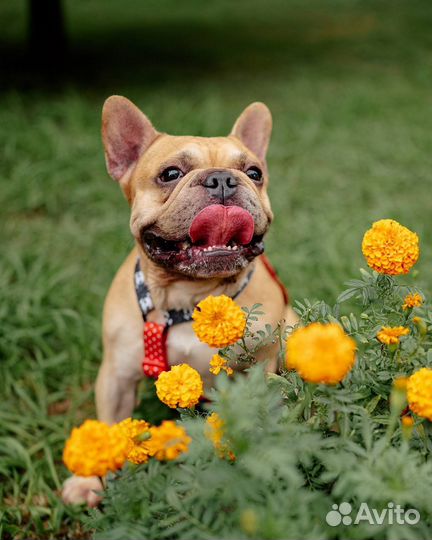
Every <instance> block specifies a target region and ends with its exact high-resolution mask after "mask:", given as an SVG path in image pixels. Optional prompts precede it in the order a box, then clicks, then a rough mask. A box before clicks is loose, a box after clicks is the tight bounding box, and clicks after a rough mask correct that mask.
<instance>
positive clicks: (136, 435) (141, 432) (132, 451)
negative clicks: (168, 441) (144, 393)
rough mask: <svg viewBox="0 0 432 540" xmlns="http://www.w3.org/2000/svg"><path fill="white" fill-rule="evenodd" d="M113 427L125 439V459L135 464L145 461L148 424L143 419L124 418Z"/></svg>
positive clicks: (147, 456) (147, 452)
mask: <svg viewBox="0 0 432 540" xmlns="http://www.w3.org/2000/svg"><path fill="white" fill-rule="evenodd" d="M114 427H116V428H117V429H118V430H119V431H120V432H121V434H122V436H123V437H125V439H126V441H127V445H126V459H127V460H128V461H130V462H131V463H135V464H136V465H138V464H140V463H145V462H146V461H147V460H148V458H149V450H148V447H147V445H146V439H145V436H146V434H148V436H149V437H150V431H149V430H150V424H149V423H148V422H145V421H144V420H135V419H133V418H126V420H123V421H122V422H120V423H119V424H117V425H116V426H113V428H114Z"/></svg>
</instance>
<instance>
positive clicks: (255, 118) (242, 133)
mask: <svg viewBox="0 0 432 540" xmlns="http://www.w3.org/2000/svg"><path fill="white" fill-rule="evenodd" d="M271 130H272V116H271V112H270V110H269V108H268V107H267V105H264V103H260V102H258V101H256V102H255V103H251V104H250V105H249V106H248V107H246V109H245V110H244V111H243V112H242V113H241V115H240V116H239V117H238V118H237V120H236V123H235V124H234V127H233V128H232V131H231V135H234V136H235V137H237V138H238V139H240V140H241V142H242V143H243V144H244V145H245V146H247V148H249V150H251V151H252V152H253V153H254V154H255V155H256V156H257V157H258V158H259V159H260V160H261V161H264V160H265V156H266V153H267V148H268V145H269V142H270V135H271Z"/></svg>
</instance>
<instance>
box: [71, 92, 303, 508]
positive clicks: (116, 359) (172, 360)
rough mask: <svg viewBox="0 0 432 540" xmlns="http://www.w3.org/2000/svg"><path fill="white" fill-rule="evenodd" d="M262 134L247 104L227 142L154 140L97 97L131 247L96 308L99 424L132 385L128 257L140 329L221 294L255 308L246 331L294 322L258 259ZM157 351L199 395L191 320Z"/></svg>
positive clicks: (130, 403)
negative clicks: (126, 208)
mask: <svg viewBox="0 0 432 540" xmlns="http://www.w3.org/2000/svg"><path fill="white" fill-rule="evenodd" d="M271 129H272V117H271V114H270V111H269V109H268V108H267V107H266V106H265V105H264V104H263V103H252V104H251V105H249V106H248V107H247V108H246V109H245V110H244V111H243V112H242V114H241V115H240V116H239V118H238V119H237V121H236V122H235V124H234V127H233V129H232V131H231V133H230V135H228V136H227V137H208V138H207V137H193V136H172V135H167V134H165V133H160V132H158V131H157V130H156V129H155V128H154V127H153V125H152V123H151V122H150V120H149V119H148V118H147V117H146V116H145V115H144V114H143V113H142V112H141V111H140V110H139V109H138V108H137V107H136V106H135V105H134V104H133V103H132V102H131V101H129V100H128V99H126V98H124V97H121V96H112V97H110V98H108V99H107V100H106V102H105V104H104V107H103V113H102V138H103V143H104V148H105V158H106V164H107V169H108V172H109V174H110V175H111V177H112V178H113V179H114V180H116V181H117V182H118V183H119V184H120V187H121V189H122V191H123V193H124V195H125V197H126V199H127V201H128V203H129V205H130V209H131V214H130V230H131V232H132V235H133V237H134V239H135V247H134V249H133V250H132V252H131V253H130V254H129V256H128V257H127V258H126V260H125V261H124V263H123V264H122V265H121V267H120V269H119V270H118V272H117V274H116V276H115V278H114V280H113V282H112V285H111V288H110V290H109V292H108V295H107V298H106V301H105V306H104V312H103V349H104V355H103V361H102V365H101V367H100V370H99V374H98V377H97V381H96V406H97V414H98V418H99V419H100V420H102V421H104V422H107V423H108V424H112V423H115V422H119V421H121V420H123V419H124V418H126V417H128V416H130V415H131V413H132V411H133V408H134V406H135V401H136V389H137V385H138V383H139V381H140V380H141V379H142V378H143V377H144V372H143V367H142V362H143V358H144V356H145V350H144V344H143V325H144V321H143V316H142V311H141V308H140V305H139V303H138V300H137V295H136V289H135V285H136V284H135V283H134V271H135V266H136V261H137V258H138V257H139V261H140V266H141V270H142V273H143V275H144V277H145V282H146V286H147V288H148V290H149V292H150V295H151V301H152V304H153V309H152V310H151V311H150V312H149V313H148V315H147V321H153V322H156V323H159V324H163V323H164V321H166V316H165V314H166V312H167V311H168V310H171V309H175V310H193V308H194V306H196V304H197V303H198V302H199V301H201V300H202V299H204V298H206V297H207V296H209V295H221V294H225V295H227V296H231V297H234V296H235V295H238V296H237V297H236V298H235V300H236V302H237V303H238V304H239V305H240V306H249V307H250V306H252V305H253V304H256V303H259V304H262V306H263V308H262V311H264V312H265V315H263V316H262V317H261V318H260V320H259V321H258V322H257V323H256V328H255V329H258V328H259V327H264V325H266V324H270V325H271V326H272V327H275V325H277V324H278V323H280V322H281V321H283V324H285V325H289V326H293V325H294V324H296V322H297V317H296V315H295V313H294V311H293V310H292V308H291V307H290V306H289V305H287V302H286V298H284V294H283V290H282V289H281V286H280V284H279V283H278V282H277V280H276V279H275V277H274V275H273V273H272V271H271V269H270V270H269V266H268V264H267V263H266V261H265V260H264V259H263V256H262V253H263V250H264V244H263V238H264V236H265V234H266V232H267V231H268V228H269V226H270V223H271V221H272V219H273V214H272V211H271V207H270V201H269V198H268V195H267V186H268V181H269V178H268V169H267V164H266V152H267V148H268V144H269V140H270V135H271ZM245 283H246V285H245ZM166 347H167V358H168V362H169V365H175V364H180V363H185V362H186V363H188V364H189V365H191V366H192V367H194V368H195V369H196V370H197V371H198V372H199V373H200V374H201V376H202V378H203V380H204V383H205V387H206V388H209V387H211V386H212V377H213V376H212V375H211V373H210V372H209V362H210V360H211V358H212V356H213V355H214V354H215V353H216V352H217V351H216V350H215V349H211V348H210V347H209V346H207V345H205V344H204V343H201V342H200V341H199V340H198V339H197V337H196V336H195V334H194V332H193V330H192V325H191V322H182V323H181V324H177V325H174V326H172V327H171V328H170V329H169V331H168V336H167V342H166ZM277 347H278V346H277V344H275V345H268V346H266V347H263V348H262V349H261V350H260V351H259V352H258V354H257V357H256V359H257V360H258V361H262V360H267V363H266V369H268V370H269V371H275V370H276V368H277ZM232 367H233V368H234V369H236V366H232ZM100 489H101V485H100V481H99V479H98V478H96V477H94V478H80V477H76V476H75V477H71V478H69V479H68V480H67V481H66V483H65V486H64V489H63V498H64V500H65V501H66V502H70V503H77V502H83V501H86V502H87V503H88V504H90V505H95V504H97V503H98V501H99V498H98V496H97V495H96V494H95V493H94V490H100Z"/></svg>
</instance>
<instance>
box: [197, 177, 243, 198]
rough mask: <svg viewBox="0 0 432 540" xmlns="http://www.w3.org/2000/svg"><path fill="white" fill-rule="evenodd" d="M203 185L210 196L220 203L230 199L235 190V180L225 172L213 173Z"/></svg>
mask: <svg viewBox="0 0 432 540" xmlns="http://www.w3.org/2000/svg"><path fill="white" fill-rule="evenodd" d="M203 185H204V186H205V187H206V188H207V191H208V192H209V193H210V195H211V196H212V197H214V198H216V199H219V200H220V201H221V202H222V203H223V202H225V201H226V200H227V199H229V198H230V197H232V196H233V195H234V193H235V192H236V190H237V180H236V179H235V178H234V176H233V175H232V174H231V173H229V172H225V171H214V172H212V173H210V174H209V175H208V176H207V178H206V179H205V180H204V182H203Z"/></svg>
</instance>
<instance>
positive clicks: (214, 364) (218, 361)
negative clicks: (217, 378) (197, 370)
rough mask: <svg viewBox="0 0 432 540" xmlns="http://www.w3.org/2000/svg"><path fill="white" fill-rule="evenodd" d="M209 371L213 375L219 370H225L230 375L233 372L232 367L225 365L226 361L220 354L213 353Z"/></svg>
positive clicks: (217, 373)
mask: <svg viewBox="0 0 432 540" xmlns="http://www.w3.org/2000/svg"><path fill="white" fill-rule="evenodd" d="M210 366H211V367H210V373H213V375H219V373H220V372H221V371H226V374H227V375H232V374H233V373H234V371H233V369H232V368H230V367H229V366H228V365H227V361H226V360H225V358H222V356H219V355H218V354H215V355H214V356H213V358H212V359H211V360H210Z"/></svg>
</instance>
